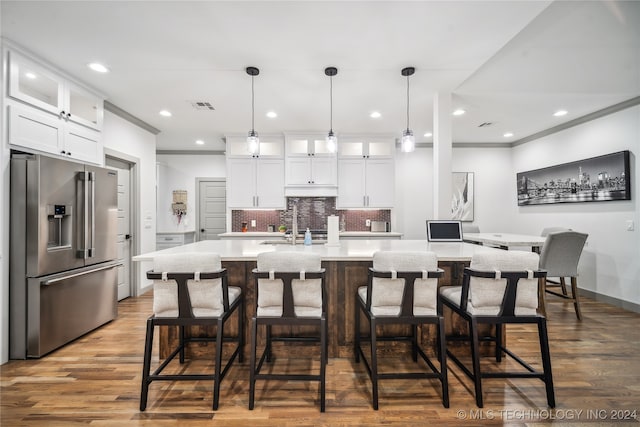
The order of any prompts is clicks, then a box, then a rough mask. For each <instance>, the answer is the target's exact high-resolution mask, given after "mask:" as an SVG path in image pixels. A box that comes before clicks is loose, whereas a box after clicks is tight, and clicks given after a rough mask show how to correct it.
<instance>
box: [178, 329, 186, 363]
mask: <svg viewBox="0 0 640 427" xmlns="http://www.w3.org/2000/svg"><path fill="white" fill-rule="evenodd" d="M178 335H179V336H180V338H179V342H180V363H184V350H185V344H184V343H185V341H186V334H185V331H184V326H178Z"/></svg>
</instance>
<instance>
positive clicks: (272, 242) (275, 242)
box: [260, 239, 327, 246]
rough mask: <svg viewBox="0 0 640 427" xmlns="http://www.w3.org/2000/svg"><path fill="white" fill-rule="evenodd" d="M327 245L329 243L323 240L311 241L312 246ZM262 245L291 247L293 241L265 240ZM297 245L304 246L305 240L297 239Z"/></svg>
mask: <svg viewBox="0 0 640 427" xmlns="http://www.w3.org/2000/svg"><path fill="white" fill-rule="evenodd" d="M325 243H327V241H326V240H323V239H317V240H312V241H311V244H312V245H324V244H325ZM260 244H262V245H291V240H286V239H278V240H264V241H262V242H260ZM297 245H301V246H304V239H297V240H296V246H297Z"/></svg>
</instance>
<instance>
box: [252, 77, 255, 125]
mask: <svg viewBox="0 0 640 427" xmlns="http://www.w3.org/2000/svg"><path fill="white" fill-rule="evenodd" d="M253 109H254V105H253V76H251V132H254V129H255V128H254V127H253Z"/></svg>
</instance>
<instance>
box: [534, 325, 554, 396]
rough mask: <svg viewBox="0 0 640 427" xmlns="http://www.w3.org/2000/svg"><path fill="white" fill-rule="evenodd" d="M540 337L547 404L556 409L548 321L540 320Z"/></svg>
mask: <svg viewBox="0 0 640 427" xmlns="http://www.w3.org/2000/svg"><path fill="white" fill-rule="evenodd" d="M538 335H539V339H540V353H541V354H542V369H543V371H544V384H545V387H546V390H547V404H548V405H549V407H550V408H555V407H556V398H555V394H554V391H553V374H552V373H551V355H550V353H549V337H548V336H547V321H546V319H544V318H542V319H539V320H538Z"/></svg>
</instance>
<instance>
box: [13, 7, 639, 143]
mask: <svg viewBox="0 0 640 427" xmlns="http://www.w3.org/2000/svg"><path fill="white" fill-rule="evenodd" d="M0 13H1V19H2V21H1V23H2V27H1V30H2V36H3V37H6V38H7V39H9V40H11V41H13V42H15V43H17V44H18V45H20V46H22V47H24V48H26V49H27V50H29V51H31V52H33V53H34V54H36V55H38V56H39V57H41V58H44V59H45V60H47V61H49V62H50V63H52V64H54V65H55V66H57V67H59V68H61V69H63V70H65V71H66V72H68V73H69V74H71V75H73V76H75V77H77V78H78V79H79V80H81V81H83V82H85V83H86V84H88V85H90V86H92V87H94V88H96V89H98V90H99V91H101V92H102V93H103V94H105V95H106V97H107V99H108V101H109V102H111V103H112V104H114V105H116V106H117V107H119V108H121V109H123V110H125V111H126V112H128V113H130V114H132V115H133V116H136V117H138V118H139V119H141V120H143V121H144V122H146V123H148V124H150V125H151V126H153V127H155V128H157V129H159V130H160V131H161V133H160V134H159V135H158V149H160V150H220V149H224V143H223V140H222V137H223V136H224V135H226V134H238V133H240V134H246V132H247V131H249V130H250V128H251V78H250V77H249V76H248V75H247V74H246V73H245V68H246V67H247V66H256V67H258V68H260V75H259V76H257V77H256V78H255V129H256V131H257V132H258V133H259V134H269V133H273V132H282V131H285V132H286V131H319V132H326V131H328V129H329V78H328V77H327V76H325V75H324V68H325V67H327V66H335V67H337V68H338V70H339V71H338V75H337V76H335V77H334V78H333V128H334V130H335V131H336V132H337V133H338V135H340V134H343V135H344V134H349V133H363V132H364V133H389V134H393V135H396V136H398V137H399V136H400V135H401V132H402V130H403V129H404V128H405V127H406V83H407V82H406V78H405V77H403V76H402V75H401V74H400V70H401V69H402V68H403V67H406V66H414V67H415V68H416V73H415V74H414V75H413V76H412V77H411V78H410V98H411V103H410V127H411V128H412V129H413V131H414V133H415V134H416V136H417V140H418V141H431V140H432V138H426V137H423V136H422V135H423V134H424V133H425V132H427V131H431V130H432V127H433V124H432V123H433V119H432V116H433V97H434V94H436V93H438V92H452V93H453V107H454V108H458V107H461V108H464V109H465V110H467V114H465V115H464V116H460V117H454V118H453V140H454V142H470V143H474V142H475V143H479V142H498V143H509V142H513V141H515V140H518V139H521V138H524V137H526V136H528V135H531V134H533V133H536V132H539V131H543V130H545V129H548V128H551V127H553V126H556V125H558V124H561V123H563V122H566V121H569V120H573V119H575V118H577V117H579V116H582V115H585V114H588V113H591V112H594V111H597V110H600V109H602V108H605V107H608V106H611V105H613V104H616V103H619V102H622V101H625V100H628V99H631V98H634V97H637V96H639V95H640V2H636V1H630V2H621V1H614V0H609V1H571V2H558V1H555V2H552V1H539V0H536V1H482V0H478V1H408V2H402V1H366V2H354V1H334V2H315V1H284V2H273V1H256V2H247V1H233V2H231V1H229V2H221V1H194V2H187V1H74V2H67V1H43V2H36V1H6V0H3V1H2V2H0ZM91 61H100V62H102V63H104V64H106V65H107V66H108V67H109V68H110V69H111V72H110V73H108V74H104V75H100V74H96V73H95V72H93V71H90V70H89V69H88V68H87V67H86V64H87V63H89V62H91ZM190 101H208V102H211V103H212V104H213V106H214V107H215V111H198V110H195V109H194V108H193V107H192V106H191V104H190ZM559 108H564V109H566V110H568V111H569V114H568V115H566V116H564V117H562V118H557V117H553V116H552V113H553V112H554V111H555V110H557V109H559ZM161 109H168V110H170V111H171V112H172V113H173V116H172V117H171V118H164V117H161V116H159V115H158V112H159V111H160V110H161ZM268 110H274V111H276V112H277V113H278V117H277V118H276V119H269V118H267V117H265V113H266V112H267V111H268ZM373 110H377V111H380V112H381V113H382V117H381V118H380V119H375V120H374V119H371V118H370V117H369V113H370V112H371V111H373ZM483 122H492V123H493V124H492V125H491V126H488V127H482V128H479V127H478V125H479V124H480V123H483ZM506 131H511V132H513V133H514V136H513V137H511V138H504V137H503V136H502V135H503V133H504V132H506ZM195 139H203V140H205V141H206V144H205V145H204V146H196V145H195V144H194V141H195Z"/></svg>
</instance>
